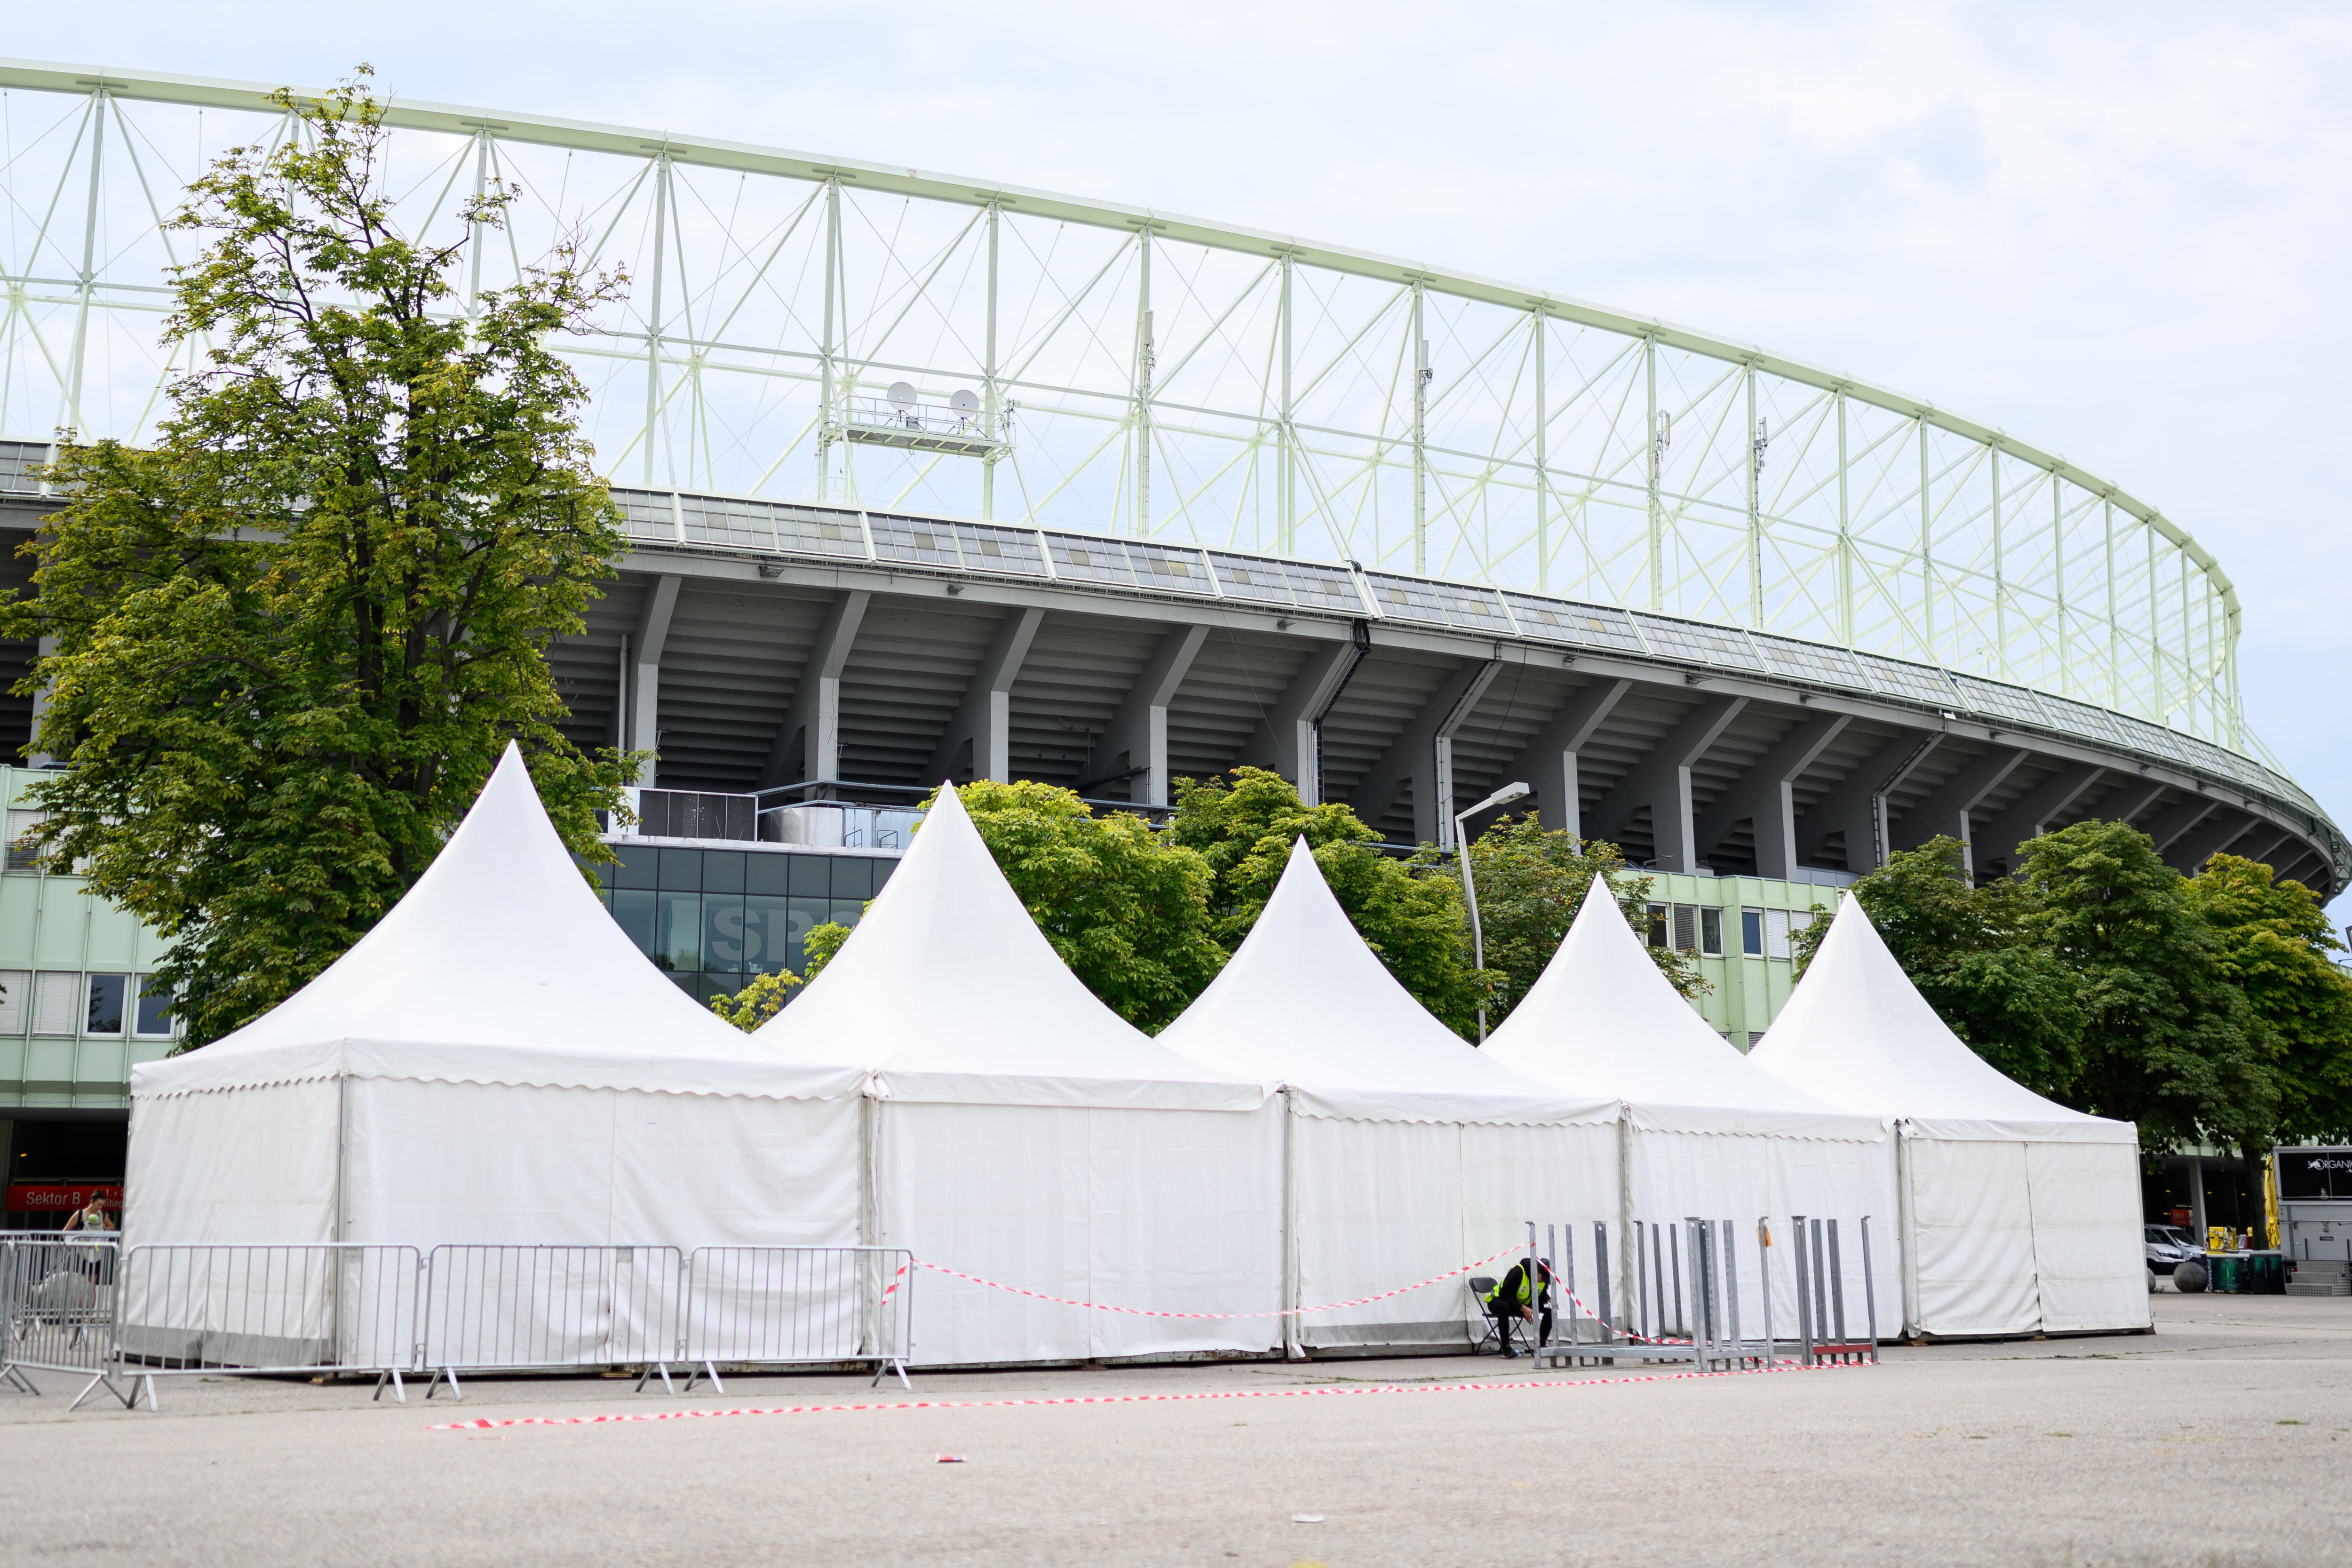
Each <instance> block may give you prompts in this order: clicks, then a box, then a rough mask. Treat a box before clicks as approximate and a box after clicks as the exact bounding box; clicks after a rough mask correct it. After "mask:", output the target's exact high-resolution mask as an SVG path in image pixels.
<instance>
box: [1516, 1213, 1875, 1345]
mask: <svg viewBox="0 0 2352 1568" xmlns="http://www.w3.org/2000/svg"><path fill="white" fill-rule="evenodd" d="M1859 1230H1860V1234H1861V1240H1862V1264H1863V1309H1864V1337H1863V1338H1860V1339H1857V1338H1854V1337H1853V1336H1852V1335H1850V1334H1849V1333H1848V1332H1847V1330H1846V1308H1845V1279H1844V1271H1843V1268H1842V1267H1841V1255H1840V1249H1839V1243H1840V1233H1839V1226H1838V1222H1837V1221H1836V1220H1834V1219H1824V1218H1820V1217H1813V1218H1811V1219H1808V1218H1807V1217H1806V1216H1804V1215H1796V1216H1793V1217H1792V1219H1791V1221H1790V1233H1791V1237H1792V1239H1793V1241H1794V1243H1795V1248H1794V1250H1795V1258H1794V1263H1795V1279H1794V1280H1793V1281H1792V1283H1793V1285H1794V1288H1795V1297H1796V1301H1797V1324H1796V1329H1797V1337H1796V1339H1795V1340H1793V1341H1784V1340H1781V1339H1780V1338H1779V1337H1778V1336H1777V1334H1776V1333H1775V1331H1774V1323H1773V1321H1772V1320H1773V1311H1772V1295H1773V1289H1774V1282H1775V1281H1774V1270H1773V1260H1772V1253H1773V1250H1774V1248H1773V1243H1772V1233H1771V1226H1770V1222H1769V1219H1765V1218H1759V1220H1758V1221H1757V1222H1756V1229H1755V1258H1756V1266H1757V1272H1756V1279H1757V1282H1758V1287H1759V1297H1760V1300H1761V1301H1762V1305H1763V1317H1764V1321H1763V1322H1762V1324H1761V1325H1759V1326H1760V1328H1761V1331H1762V1332H1761V1334H1760V1336H1759V1337H1755V1338H1751V1337H1749V1335H1748V1333H1747V1331H1745V1330H1744V1329H1743V1327H1742V1325H1741V1322H1740V1315H1739V1314H1740V1284H1739V1275H1740V1261H1739V1254H1740V1244H1739V1226H1738V1225H1736V1224H1735V1223H1734V1222H1732V1221H1730V1220H1727V1219H1726V1220H1706V1219H1701V1218H1699V1217H1698V1216H1696V1215H1690V1216H1687V1217H1685V1219H1684V1220H1683V1221H1682V1222H1681V1223H1680V1224H1679V1225H1660V1224H1656V1223H1654V1222H1651V1223H1645V1222H1643V1221H1639V1220H1637V1221H1635V1222H1633V1235H1632V1237H1631V1238H1630V1240H1631V1244H1632V1245H1631V1247H1630V1248H1629V1252H1630V1255H1631V1258H1632V1259H1633V1279H1632V1281H1630V1286H1631V1288H1630V1289H1628V1290H1627V1291H1626V1297H1627V1300H1626V1308H1627V1313H1626V1315H1627V1319H1628V1321H1626V1322H1624V1323H1620V1322H1618V1321H1617V1320H1616V1318H1615V1316H1614V1314H1613V1313H1612V1309H1611V1302H1610V1275H1609V1271H1610V1247H1609V1227H1608V1226H1607V1225H1606V1224H1602V1223H1598V1222H1596V1223H1595V1224H1594V1225H1593V1227H1592V1248H1593V1276H1594V1282H1595V1291H1594V1294H1595V1295H1596V1296H1597V1298H1598V1300H1597V1301H1596V1302H1594V1303H1593V1304H1592V1307H1591V1313H1590V1314H1588V1313H1587V1312H1586V1311H1585V1310H1584V1306H1583V1303H1582V1302H1581V1301H1580V1298H1579V1295H1578V1291H1577V1285H1576V1257H1575V1246H1576V1237H1575V1227H1574V1226H1567V1227H1564V1228H1563V1227H1561V1226H1546V1227H1545V1235H1546V1238H1547V1240H1548V1242H1549V1246H1548V1247H1546V1248H1544V1249H1543V1250H1544V1251H1548V1252H1549V1256H1550V1257H1551V1258H1553V1260H1554V1267H1555V1269H1556V1271H1557V1272H1558V1275H1559V1284H1560V1286H1561V1287H1562V1290H1561V1294H1563V1295H1564V1296H1565V1297H1566V1303H1567V1312H1566V1314H1565V1321H1566V1328H1567V1334H1566V1338H1565V1339H1564V1340H1562V1341H1561V1342H1559V1343H1553V1342H1551V1341H1550V1338H1549V1334H1547V1333H1545V1332H1544V1331H1543V1323H1542V1320H1541V1317H1540V1316H1538V1324H1537V1327H1538V1343H1537V1345H1536V1364H1537V1365H1538V1366H1543V1365H1546V1364H1557V1363H1570V1364H1575V1363H1608V1364H1612V1365H1613V1364H1615V1363H1617V1362H1618V1361H1619V1360H1621V1359H1622V1360H1627V1361H1641V1362H1687V1363H1690V1364H1691V1366H1692V1367H1693V1368H1694V1369H1696V1370H1698V1371H1711V1370H1715V1369H1717V1368H1721V1369H1723V1370H1726V1371H1730V1370H1735V1369H1737V1368H1740V1367H1745V1366H1769V1365H1772V1364H1775V1363H1778V1362H1779V1361H1780V1359H1781V1358H1782V1356H1783V1353H1784V1352H1785V1353H1786V1354H1787V1355H1788V1356H1789V1357H1790V1358H1791V1359H1793V1360H1795V1361H1796V1362H1797V1363H1799V1364H1801V1365H1804V1366H1820V1365H1823V1364H1827V1363H1859V1362H1864V1361H1869V1362H1875V1361H1876V1360H1877V1359H1878V1303H1877V1289H1876V1286H1875V1283H1874V1281H1873V1279H1872V1278H1871V1272H1870V1268H1871V1245H1870V1218H1869V1216H1868V1215H1864V1216H1863V1217H1862V1220H1861V1222H1860V1226H1859ZM1537 1259H1538V1247H1537V1226H1536V1224H1535V1222H1533V1221H1529V1222H1528V1256H1527V1261H1526V1267H1527V1268H1529V1269H1530V1270H1532V1269H1533V1268H1535V1267H1536V1264H1537Z"/></svg>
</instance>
